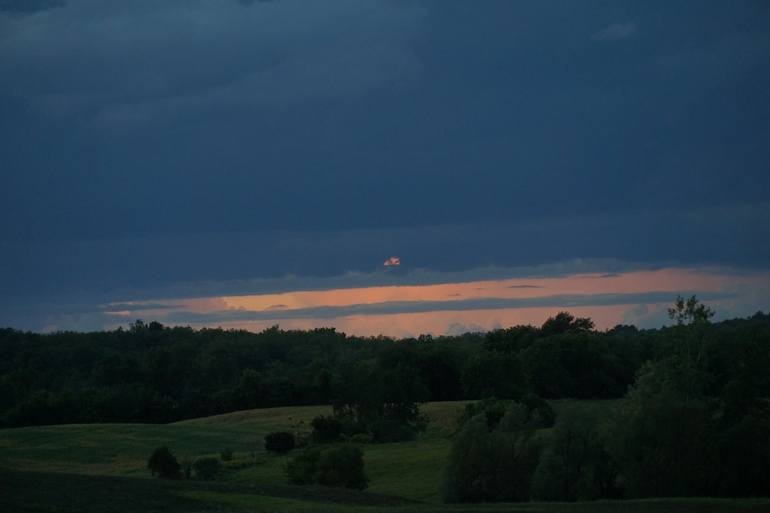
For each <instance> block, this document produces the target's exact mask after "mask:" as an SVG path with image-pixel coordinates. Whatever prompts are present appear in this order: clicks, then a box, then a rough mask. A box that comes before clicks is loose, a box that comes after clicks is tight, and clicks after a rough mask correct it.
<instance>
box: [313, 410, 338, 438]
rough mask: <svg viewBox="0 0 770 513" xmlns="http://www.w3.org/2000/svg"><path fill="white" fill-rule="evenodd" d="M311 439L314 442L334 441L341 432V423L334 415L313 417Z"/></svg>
mask: <svg viewBox="0 0 770 513" xmlns="http://www.w3.org/2000/svg"><path fill="white" fill-rule="evenodd" d="M311 425H312V426H313V441H314V442H316V443H321V444H324V443H329V442H336V441H337V440H338V439H339V437H340V434H342V423H340V421H339V420H337V419H335V418H334V417H327V416H324V415H319V416H318V417H316V418H314V419H313V422H312V423H311Z"/></svg>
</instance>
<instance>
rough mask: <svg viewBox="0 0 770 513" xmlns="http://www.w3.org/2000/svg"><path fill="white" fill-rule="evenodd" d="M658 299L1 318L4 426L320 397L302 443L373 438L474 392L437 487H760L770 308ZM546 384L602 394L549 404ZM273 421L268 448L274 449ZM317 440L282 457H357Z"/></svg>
mask: <svg viewBox="0 0 770 513" xmlns="http://www.w3.org/2000/svg"><path fill="white" fill-rule="evenodd" d="M669 314H670V317H671V319H672V320H673V321H674V323H673V324H674V325H673V326H671V327H665V328H661V329H654V330H638V329H636V328H635V327H632V326H616V327H615V328H613V329H610V330H607V331H599V330H596V329H594V325H593V323H592V322H591V320H590V319H584V318H575V317H574V316H572V315H570V314H569V313H567V312H560V313H558V314H557V315H555V316H554V317H551V318H549V319H548V320H547V321H546V322H545V323H544V324H543V325H542V326H540V327H533V326H516V327H512V328H508V329H501V330H496V331H492V332H489V333H486V334H472V333H468V334H465V335H462V336H451V337H450V336H446V337H431V336H421V337H419V338H417V339H402V340H394V339H391V338H387V337H375V338H361V337H350V336H346V335H344V334H341V333H337V332H336V331H335V330H333V329H316V330H311V331H284V330H281V329H279V328H278V327H273V328H270V329H267V330H265V331H263V332H261V333H250V332H246V331H233V330H227V331H226V330H221V329H202V330H197V331H196V330H192V329H190V328H168V327H164V326H162V325H160V324H158V323H156V322H150V323H147V324H146V323H144V322H142V321H136V322H134V323H132V324H131V325H130V326H129V328H128V329H117V330H114V331H108V332H94V333H73V332H61V333H54V334H48V335H42V334H35V333H26V332H21V331H17V330H13V329H5V330H0V415H1V417H2V423H3V424H2V425H3V427H17V426H28V425H41V424H54V423H88V422H150V423H162V422H169V421H174V420H179V419H186V418H193V417H201V416H206V415H211V414H218V413H223V412H229V411H234V410H239V409H249V408H262V407H269V406H286V405H312V404H332V405H333V406H334V409H333V411H334V417H333V418H332V417H318V418H316V419H315V420H314V421H313V434H312V437H313V440H314V441H315V442H316V443H320V444H324V443H329V442H338V441H340V436H346V437H347V438H346V439H348V440H353V441H364V442H366V441H368V442H369V443H371V442H374V443H378V442H389V441H397V440H408V439H412V438H414V436H416V435H417V434H418V433H419V432H420V431H421V430H422V429H424V422H423V421H424V419H423V417H422V416H421V415H420V410H419V406H418V404H419V403H421V402H425V401H448V400H459V399H474V400H478V401H475V402H471V403H468V405H467V406H466V408H465V413H464V414H463V415H462V417H461V419H460V421H459V424H458V426H457V428H456V431H455V433H454V435H453V436H452V449H451V451H450V454H449V462H448V465H447V467H446V469H445V475H444V490H443V496H444V499H445V500H446V501H449V502H478V501H528V500H561V501H572V500H584V499H597V498H623V497H663V496H704V495H707V496H768V495H770V372H768V369H770V315H768V314H763V313H761V312H758V313H757V314H755V315H754V316H752V317H751V318H748V319H736V320H728V321H722V322H718V323H711V322H710V318H711V316H712V315H713V312H712V311H711V310H709V309H708V308H707V307H705V306H704V305H702V304H700V303H699V302H698V301H697V300H696V299H695V298H694V297H693V298H691V299H690V300H689V301H685V300H682V299H681V298H679V299H678V301H677V303H675V305H674V307H673V308H671V309H670V311H669ZM555 399H583V400H586V399H616V401H615V403H617V408H616V410H615V412H616V413H615V414H613V415H607V414H606V410H603V411H604V413H601V414H597V415H591V414H586V411H589V410H590V409H589V410H586V409H585V408H583V409H582V410H580V411H581V412H582V413H579V414H578V413H577V411H578V410H575V412H570V410H569V408H564V407H561V408H560V413H559V414H558V415H557V414H556V413H555V411H554V409H553V408H552V406H551V404H553V403H552V401H551V400H555ZM582 403H583V404H586V401H582ZM599 403H607V402H606V401H597V404H599ZM597 411H599V410H597ZM285 435H287V434H284V433H275V434H274V435H272V438H275V440H273V439H272V438H269V439H266V447H268V449H270V447H269V446H270V445H271V444H272V445H275V447H276V449H275V450H277V451H279V452H280V451H284V450H290V449H291V448H292V447H293V446H294V440H293V439H292V440H289V441H290V442H291V444H289V446H287V447H281V446H282V445H283V441H282V440H281V436H285ZM357 437H358V438H357ZM279 442H280V443H279ZM323 447H324V446H323V445H321V446H319V447H317V448H313V447H311V448H310V449H309V450H308V451H305V452H304V453H302V455H301V457H300V458H299V459H296V458H295V460H294V461H295V463H294V466H293V467H291V468H295V467H296V468H299V469H304V470H307V469H308V468H311V467H312V468H315V467H313V465H320V464H321V463H319V461H325V460H324V458H326V459H328V458H329V457H331V456H330V455H332V456H334V457H335V458H340V459H341V461H347V462H356V463H355V464H356V465H358V467H361V466H362V465H363V463H362V462H361V453H360V451H358V449H351V448H345V447H344V446H341V447H338V448H335V449H334V451H337V452H334V451H332V452H334V454H332V452H329V454H326V453H324V452H323V451H326V449H324V448H323ZM329 451H331V449H329ZM345 451H347V452H345ZM356 451H358V452H356ZM327 452H328V451H327ZM337 453H339V454H337ZM348 453H350V454H348ZM301 458H305V459H307V460H308V461H304V460H302V459H301ZM319 458H320V460H319ZM316 460H318V461H316ZM297 462H299V463H297ZM348 466H351V465H350V464H349V465H348ZM361 468H362V467H361ZM295 470H296V469H295ZM304 470H303V471H304ZM359 470H360V469H359ZM298 472H299V471H298ZM313 472H315V471H313ZM295 473H296V474H297V476H294V480H295V481H296V482H299V483H304V482H305V481H307V482H311V481H308V479H307V478H306V476H305V475H304V474H303V473H302V472H299V473H297V472H295ZM361 476H363V474H361ZM354 484H355V485H356V487H363V486H365V485H366V481H365V480H364V479H363V477H361V479H358V480H357V481H355V482H354Z"/></svg>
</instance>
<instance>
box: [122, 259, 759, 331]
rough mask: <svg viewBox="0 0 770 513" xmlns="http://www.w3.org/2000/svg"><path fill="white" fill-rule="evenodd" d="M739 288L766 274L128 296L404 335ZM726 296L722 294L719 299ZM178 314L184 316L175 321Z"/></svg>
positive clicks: (631, 307) (660, 314) (640, 311)
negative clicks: (159, 297) (177, 296)
mask: <svg viewBox="0 0 770 513" xmlns="http://www.w3.org/2000/svg"><path fill="white" fill-rule="evenodd" d="M394 259H395V261H398V257H392V258H391V259H389V260H388V261H391V260H394ZM388 261H386V264H387V262H388ZM392 265H396V264H392ZM741 290H743V291H746V290H751V291H753V292H752V294H754V296H753V298H754V299H753V300H752V301H754V303H755V304H756V303H760V304H761V301H762V300H764V299H765V298H767V297H768V296H770V275H768V274H767V273H755V274H729V273H725V272H704V271H702V270H698V269H680V268H668V269H659V270H645V271H633V272H625V273H618V274H600V273H590V274H575V275H568V276H558V277H533V278H526V279H524V278H504V279H499V280H480V281H471V282H463V283H439V284H431V285H396V286H371V287H358V288H339V289H331V290H304V291H303V290H299V291H290V292H281V293H269V294H250V295H238V296H214V297H203V298H192V299H175V300H165V301H157V300H156V301H152V302H151V303H150V302H148V304H152V305H162V304H166V305H169V306H167V307H166V308H165V309H156V310H155V309H149V308H145V309H144V310H139V306H140V305H141V304H142V303H141V302H136V305H137V312H140V313H141V316H142V317H143V318H157V319H159V320H161V321H163V317H164V316H166V315H169V314H172V316H171V317H170V318H172V319H176V320H175V321H173V322H183V323H184V324H190V325H192V326H195V327H202V326H211V325H216V326H222V327H229V328H244V329H250V330H261V329H264V328H266V327H269V326H271V325H275V324H280V325H281V326H282V327H284V328H287V329H292V328H297V329H308V328H314V327H321V326H327V327H328V326H334V327H336V328H337V329H339V330H340V331H344V332H346V333H350V334H358V335H378V334H386V335H392V336H406V335H415V334H420V333H433V334H442V333H446V332H448V331H461V330H462V329H463V327H465V326H469V327H475V328H480V329H483V330H488V329H493V328H495V327H499V326H511V325H516V324H536V325H537V324H541V323H542V322H543V321H544V320H545V319H546V318H548V317H549V316H551V315H553V314H555V313H556V312H558V311H559V310H569V311H571V312H573V313H574V314H575V315H580V316H583V317H591V318H592V319H593V320H594V322H595V323H596V326H597V327H598V328H600V329H603V328H609V327H612V326H614V325H615V324H620V323H627V322H638V321H639V320H646V322H648V323H650V324H652V323H658V324H657V325H660V323H662V319H664V318H665V304H668V303H670V302H671V301H672V300H673V299H674V298H675V297H676V295H677V294H687V293H695V292H697V293H698V294H711V295H712V296H713V298H723V299H721V300H722V301H724V302H723V303H722V305H723V306H724V310H723V311H726V312H728V311H736V309H737V308H738V306H739V305H738V306H736V304H737V303H740V301H741V298H740V297H739V296H738V295H737V294H739V292H736V291H741ZM727 296H730V297H731V298H732V299H730V300H728V299H724V298H726V297H727ZM593 298H597V299H596V300H594V299H593ZM664 301H665V303H664ZM731 302H732V303H731ZM736 302H737V303H736ZM126 305H127V304H122V305H121V308H111V309H109V310H110V311H113V312H115V311H117V310H120V311H119V312H116V314H117V315H116V316H130V315H131V312H127V311H125V309H126V308H127V306H126ZM426 305H427V306H426ZM129 306H130V305H129ZM716 306H718V305H716ZM641 307H644V308H641ZM755 310H756V308H755ZM751 313H753V312H751ZM185 315H187V316H188V319H189V321H184V320H183V321H179V320H180V319H185Z"/></svg>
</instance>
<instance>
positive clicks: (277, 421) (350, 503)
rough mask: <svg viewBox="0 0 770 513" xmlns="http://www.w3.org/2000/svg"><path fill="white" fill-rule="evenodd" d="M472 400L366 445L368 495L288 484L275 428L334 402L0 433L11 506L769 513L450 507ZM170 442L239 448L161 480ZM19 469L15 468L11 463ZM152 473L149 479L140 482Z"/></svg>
mask: <svg viewBox="0 0 770 513" xmlns="http://www.w3.org/2000/svg"><path fill="white" fill-rule="evenodd" d="M465 404H466V403H465V402H445V403H429V404H426V405H424V406H423V412H424V413H425V414H427V415H428V416H429V418H430V420H431V422H430V424H429V427H428V429H427V431H426V432H425V433H423V434H422V435H420V437H419V438H418V439H417V440H415V441H412V442H400V443H391V444H375V445H363V446H361V447H362V449H363V450H364V461H365V468H366V472H367V474H368V475H369V477H370V479H371V483H370V487H369V489H367V490H366V491H365V492H357V491H351V490H341V489H334V488H324V487H297V486H290V485H288V484H286V477H285V473H284V468H285V465H286V462H287V461H288V459H289V458H290V457H291V455H286V456H277V455H273V454H270V453H267V452H266V451H265V450H264V448H263V445H262V444H263V438H264V435H265V434H267V433H269V432H271V431H279V430H281V431H283V430H290V429H293V426H299V429H300V430H309V424H310V421H311V420H312V419H313V418H314V417H316V416H317V415H322V414H329V413H331V411H330V408H329V407H323V406H311V407H293V408H271V409H264V410H250V411H241V412H235V413H230V414H226V415H218V416H214V417H207V418H201V419H194V420H188V421H183V422H177V423H174V424H166V425H151V424H90V425H67V426H44V427H29V428H19V429H6V430H0V467H3V468H5V470H0V511H2V512H5V511H9V512H11V511H13V512H16V511H19V512H25V511H26V512H43V511H46V512H62V513H65V512H66V513H69V512H83V513H90V512H100V513H102V512H105V513H110V512H125V511H137V512H139V511H141V512H153V511H164V512H166V511H168V512H172V513H174V512H182V511H185V512H195V511H224V512H228V511H233V512H237V511H253V512H262V511H265V512H267V511H271V512H272V511H287V512H309V511H320V512H324V511H329V512H331V511H335V512H348V511H350V512H354V511H370V512H378V511H393V510H396V511H401V512H404V513H409V512H411V511H415V512H418V511H419V512H426V513H428V512H434V511H435V512H439V511H456V512H472V511H474V512H475V511H490V512H497V511H500V512H503V511H511V512H515V511H521V512H543V513H551V512H554V513H555V512H559V511H565V512H575V513H583V512H586V513H587V512H594V511H599V512H601V511H607V512H610V511H612V512H616V511H618V512H629V513H634V512H639V513H644V512H650V513H659V512H660V513H663V512H672V513H673V512H690V511H691V512H696V511H698V512H700V511H704V512H716V511H720V512H721V511H725V512H732V511H750V512H755V511H767V512H770V501H768V500H757V501H751V500H713V499H655V500H645V501H600V502H591V503H578V504H555V503H528V504H482V505H442V504H440V494H439V490H440V484H441V480H442V473H443V469H444V465H445V463H446V461H447V455H448V453H449V449H450V447H451V435H452V433H453V432H454V430H455V428H456V422H457V418H458V417H459V415H460V414H461V413H462V410H463V408H464V406H465ZM553 406H554V408H555V409H556V410H557V411H565V410H566V409H572V408H580V409H582V410H584V411H586V412H588V413H589V414H591V415H596V416H599V417H603V418H608V417H610V416H611V415H612V410H613V409H614V408H615V407H616V406H617V402H616V401H555V402H553ZM159 445H167V446H169V447H170V448H171V449H172V450H173V451H174V452H175V453H176V455H177V456H178V457H179V458H180V460H182V459H189V460H192V459H195V458H197V457H200V456H203V455H218V454H219V451H221V450H222V449H225V448H230V449H232V450H234V451H235V458H234V459H233V461H229V462H226V463H225V472H224V475H223V476H222V478H221V480H220V481H217V482H213V483H202V482H195V481H176V482H168V481H160V480H155V479H149V473H148V472H147V469H146V462H147V457H148V455H149V454H150V452H151V451H152V450H153V449H154V448H155V447H157V446H159ZM10 469H13V470H10ZM136 477H142V478H146V479H135V478H136Z"/></svg>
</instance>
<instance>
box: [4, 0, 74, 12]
mask: <svg viewBox="0 0 770 513" xmlns="http://www.w3.org/2000/svg"><path fill="white" fill-rule="evenodd" d="M66 4H67V2H66V0H0V13H2V12H8V13H12V14H32V13H35V12H39V11H46V10H48V9H55V8H57V7H63V6H65V5H66Z"/></svg>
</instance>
